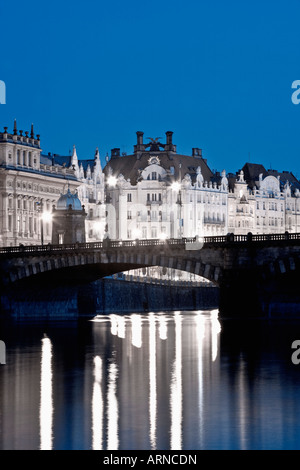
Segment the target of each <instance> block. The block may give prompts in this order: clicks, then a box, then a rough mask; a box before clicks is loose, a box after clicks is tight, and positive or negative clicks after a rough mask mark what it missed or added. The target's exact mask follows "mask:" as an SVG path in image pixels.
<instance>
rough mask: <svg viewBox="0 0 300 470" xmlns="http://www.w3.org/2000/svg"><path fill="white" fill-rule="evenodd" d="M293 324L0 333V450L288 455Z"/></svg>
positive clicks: (136, 320)
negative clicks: (2, 359)
mask: <svg viewBox="0 0 300 470" xmlns="http://www.w3.org/2000/svg"><path fill="white" fill-rule="evenodd" d="M299 326H300V324H299V323H296V324H295V325H289V324H288V323H284V324H279V323H276V321H275V322H274V323H272V322H259V323H253V322H252V323H250V324H249V325H246V326H245V325H242V324H239V322H229V321H227V322H226V321H220V320H219V319H218V314H217V311H215V310H214V311H210V312H209V311H207V312H201V311H197V312H173V313H172V312H168V313H164V312H160V313H150V314H137V313H134V314H131V315H118V314H112V315H99V316H97V317H95V318H94V319H93V320H92V321H84V322H83V323H82V324H76V323H75V324H67V323H63V324H62V323H61V324H60V323H56V324H55V323H53V324H51V322H50V323H47V324H39V323H36V324H35V323H32V324H30V322H28V323H27V324H26V322H24V323H22V324H17V323H16V324H10V325H8V326H6V325H4V326H3V327H1V336H2V338H3V339H4V340H6V345H7V364H6V365H5V366H1V368H0V380H1V381H0V449H95V450H101V449H107V450H121V449H128V450H130V449H135V450H137V449H153V450H155V449H173V450H181V449H182V450H185V449H194V450H196V449H255V448H266V449H268V448H275V449H276V448H279V449H280V448H294V449H296V448H300V441H299V439H298V435H299V426H298V419H297V417H299V416H300V406H299V405H298V402H299V400H298V396H299V391H300V387H299V384H300V380H299V378H300V375H299V374H300V366H299V372H298V369H297V367H296V366H294V365H293V364H292V363H291V361H290V353H291V351H290V346H291V343H292V340H293V339H296V336H295V335H296V333H297V331H298V330H299V333H300V328H299ZM45 332H46V335H45ZM299 337H300V334H299ZM298 375H299V377H298Z"/></svg>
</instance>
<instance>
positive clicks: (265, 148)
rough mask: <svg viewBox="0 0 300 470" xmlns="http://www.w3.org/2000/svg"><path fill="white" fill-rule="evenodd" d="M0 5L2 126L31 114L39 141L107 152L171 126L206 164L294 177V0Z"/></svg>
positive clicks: (297, 70) (297, 135) (299, 68)
mask: <svg viewBox="0 0 300 470" xmlns="http://www.w3.org/2000/svg"><path fill="white" fill-rule="evenodd" d="M0 16H1V18H0V19H1V30H0V37H1V61H0V64H1V67H0V80H4V81H5V83H6V89H7V94H6V101H7V104H6V105H0V118H1V119H0V127H1V128H3V126H8V127H9V130H10V131H12V127H13V120H14V118H16V119H17V123H18V128H19V129H23V130H29V129H30V125H31V123H32V122H33V123H34V126H35V132H37V133H40V134H41V145H42V148H43V151H44V153H47V152H54V153H59V154H68V153H69V149H71V148H72V146H73V144H75V145H76V147H77V153H78V156H79V158H92V157H93V155H94V151H95V148H96V147H99V150H100V154H101V157H102V158H103V159H104V157H105V155H106V153H107V152H108V153H109V154H110V149H111V148H114V147H120V148H121V151H122V152H127V153H131V152H132V150H133V145H134V144H135V143H136V134H135V133H136V131H138V130H141V131H143V132H144V133H145V134H144V136H145V140H146V137H158V136H161V137H163V140H164V139H165V132H166V131H168V130H171V131H173V132H174V137H173V141H174V143H175V144H176V145H177V151H178V153H187V154H190V153H191V149H192V147H200V148H202V149H203V154H204V156H205V157H206V158H207V159H208V164H209V166H210V167H211V168H212V169H218V170H222V169H223V168H225V169H226V170H227V171H233V172H236V171H237V170H238V169H239V168H241V167H242V166H243V164H244V163H245V162H246V161H249V160H250V161H251V162H252V163H263V164H264V165H265V166H266V167H267V168H270V166H271V167H272V168H273V169H277V170H280V171H281V170H291V171H293V172H294V173H295V174H296V175H297V176H298V177H300V163H299V157H300V104H299V105H298V106H296V105H294V104H293V103H292V101H291V95H292V92H293V90H292V89H291V84H292V82H293V81H294V80H298V79H300V2H299V0H289V1H280V0H277V1H276V0H275V1H272V2H271V1H270V0H260V1H258V0H251V1H248V0H243V1H240V0H226V1H224V0H215V1H211V0H185V1H181V0H180V1H179V0H177V1H176V0H175V1H174V0H170V1H169V0H160V1H159V0H151V1H148V0H143V1H141V0H126V1H125V0H123V1H122V0H110V1H108V0H106V1H102V0H86V1H85V2H78V1H76V0H75V1H72V2H71V1H70V2H66V1H62V0H60V1H57V0H52V1H51V2H40V1H26V2H24V1H22V2H21V1H19V0H16V1H14V2H13V4H10V3H9V2H1V6H0ZM249 154H250V157H249Z"/></svg>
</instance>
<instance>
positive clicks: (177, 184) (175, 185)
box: [171, 181, 183, 238]
mask: <svg viewBox="0 0 300 470" xmlns="http://www.w3.org/2000/svg"><path fill="white" fill-rule="evenodd" d="M171 188H172V190H173V191H174V192H176V193H178V195H177V200H176V204H178V206H179V236H180V238H182V226H183V220H182V213H181V208H182V198H181V183H180V182H179V181H174V183H173V184H172V186H171Z"/></svg>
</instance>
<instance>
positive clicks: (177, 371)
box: [170, 312, 182, 450]
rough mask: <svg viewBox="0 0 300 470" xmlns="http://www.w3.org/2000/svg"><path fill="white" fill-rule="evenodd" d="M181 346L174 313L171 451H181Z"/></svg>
mask: <svg viewBox="0 0 300 470" xmlns="http://www.w3.org/2000/svg"><path fill="white" fill-rule="evenodd" d="M181 351H182V344H181V316H180V313H177V312H176V313H175V359H174V362H173V366H172V379H171V390H170V403H171V443H170V448H171V450H181V448H182V443H181V437H182V436H181V433H182V429H181V426H182V377H181V370H182V352H181Z"/></svg>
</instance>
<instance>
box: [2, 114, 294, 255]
mask: <svg viewBox="0 0 300 470" xmlns="http://www.w3.org/2000/svg"><path fill="white" fill-rule="evenodd" d="M7 129H8V128H7V127H4V132H2V133H0V210H1V214H0V223H1V230H0V244H1V246H12V245H19V244H25V245H27V244H41V243H51V241H52V233H51V232H52V220H51V214H52V209H53V208H54V210H55V208H56V205H57V201H58V199H59V198H60V196H61V195H62V194H66V193H67V191H69V192H70V193H73V194H75V193H76V194H77V196H78V198H79V200H80V202H81V204H82V208H83V209H84V211H85V214H86V215H85V240H86V241H87V242H91V241H97V240H102V239H103V238H105V237H109V238H111V239H120V240H134V239H139V238H141V239H149V238H155V239H156V238H160V239H164V238H180V237H194V236H199V237H203V236H213V235H224V234H227V233H228V232H233V233H236V234H247V233H248V232H252V233H254V234H259V233H280V232H281V233H282V232H285V231H289V232H298V231H299V230H300V225H299V224H300V184H299V181H298V180H297V178H295V176H294V175H293V174H292V173H291V172H288V171H284V172H281V173H279V172H277V171H275V170H266V169H265V168H264V167H263V166H262V165H260V164H251V163H246V164H245V165H244V167H243V168H242V169H241V170H239V171H238V172H237V173H236V174H226V171H225V170H223V171H222V172H221V173H218V172H213V171H212V170H211V169H210V168H209V166H208V163H207V160H206V159H205V158H203V155H202V150H201V149H200V148H193V149H192V151H191V155H182V154H180V153H177V149H176V145H174V143H173V132H171V131H168V132H166V139H165V142H162V141H161V139H160V138H155V139H153V138H149V139H148V140H149V142H148V143H145V142H144V134H143V132H140V131H139V132H137V133H136V136H137V140H136V144H135V145H134V147H133V153H132V154H131V155H126V154H122V155H121V153H120V149H119V148H114V149H112V150H111V156H110V158H109V157H106V165H105V167H104V168H102V165H101V160H100V154H99V150H98V149H96V151H95V155H94V157H93V158H92V159H85V158H84V159H79V158H78V156H77V151H76V148H75V146H74V147H73V151H72V152H71V153H70V155H68V156H60V155H56V154H54V155H52V154H48V155H44V154H43V153H42V149H41V146H40V136H39V135H36V136H35V135H34V130H33V126H32V127H31V132H30V133H29V132H25V133H23V131H18V130H17V124H16V122H15V123H14V129H13V132H12V133H9V132H8V131H7ZM81 239H82V240H83V239H84V238H83V237H81ZM59 240H62V237H60V238H59ZM78 241H79V240H78Z"/></svg>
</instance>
